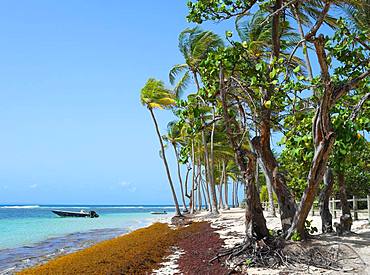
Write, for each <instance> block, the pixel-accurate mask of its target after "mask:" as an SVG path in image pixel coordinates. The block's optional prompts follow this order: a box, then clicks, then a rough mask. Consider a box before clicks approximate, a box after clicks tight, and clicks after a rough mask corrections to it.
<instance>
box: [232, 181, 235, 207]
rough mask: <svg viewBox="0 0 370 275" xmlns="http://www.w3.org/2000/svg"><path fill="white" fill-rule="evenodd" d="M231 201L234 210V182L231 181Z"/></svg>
mask: <svg viewBox="0 0 370 275" xmlns="http://www.w3.org/2000/svg"><path fill="white" fill-rule="evenodd" d="M231 201H232V204H231V206H232V208H235V181H234V180H233V188H232V190H231Z"/></svg>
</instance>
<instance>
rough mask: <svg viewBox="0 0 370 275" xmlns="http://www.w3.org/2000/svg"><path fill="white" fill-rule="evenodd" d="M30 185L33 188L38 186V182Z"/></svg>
mask: <svg viewBox="0 0 370 275" xmlns="http://www.w3.org/2000/svg"><path fill="white" fill-rule="evenodd" d="M29 187H30V188H32V189H33V188H36V187H38V184H31V185H30V186H29Z"/></svg>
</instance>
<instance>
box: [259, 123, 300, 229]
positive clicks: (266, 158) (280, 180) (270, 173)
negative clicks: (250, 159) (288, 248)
mask: <svg viewBox="0 0 370 275" xmlns="http://www.w3.org/2000/svg"><path fill="white" fill-rule="evenodd" d="M269 124H270V122H269V119H268V121H265V122H262V125H261V136H260V137H259V136H257V137H254V138H253V139H252V145H253V148H254V150H255V151H256V152H257V154H258V156H259V158H260V159H261V166H262V169H263V171H265V176H267V177H268V178H269V182H271V183H272V187H273V189H274V191H275V194H276V196H277V199H278V204H279V210H280V220H281V226H282V229H283V232H287V231H288V229H289V228H290V226H291V225H292V222H293V218H294V214H295V212H296V209H297V207H296V203H295V200H294V197H293V195H292V193H291V192H290V190H289V188H288V186H287V185H286V183H285V177H284V175H283V174H281V173H280V172H279V171H278V163H277V161H276V159H275V156H274V154H273V153H272V150H271V147H270V126H269Z"/></svg>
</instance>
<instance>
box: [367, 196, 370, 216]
mask: <svg viewBox="0 0 370 275" xmlns="http://www.w3.org/2000/svg"><path fill="white" fill-rule="evenodd" d="M367 218H368V221H369V223H370V195H367Z"/></svg>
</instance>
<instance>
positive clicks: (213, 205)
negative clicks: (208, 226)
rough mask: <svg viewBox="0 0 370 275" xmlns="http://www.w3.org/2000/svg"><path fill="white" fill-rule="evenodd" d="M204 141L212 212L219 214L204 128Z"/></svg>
mask: <svg viewBox="0 0 370 275" xmlns="http://www.w3.org/2000/svg"><path fill="white" fill-rule="evenodd" d="M202 141H203V146H204V160H205V163H206V166H207V172H208V177H207V178H208V180H209V189H210V193H211V204H210V205H211V212H212V213H215V214H218V210H217V198H216V190H215V185H214V182H213V175H212V173H213V171H212V167H211V165H210V161H209V157H208V148H207V141H206V136H205V133H204V130H202Z"/></svg>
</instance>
